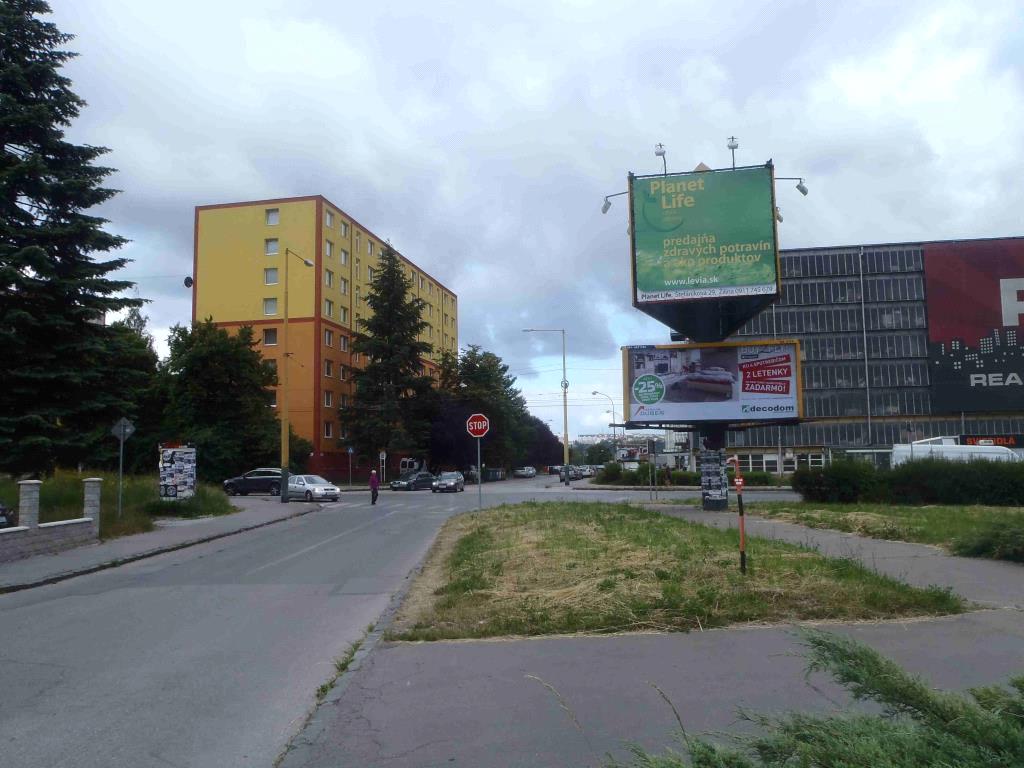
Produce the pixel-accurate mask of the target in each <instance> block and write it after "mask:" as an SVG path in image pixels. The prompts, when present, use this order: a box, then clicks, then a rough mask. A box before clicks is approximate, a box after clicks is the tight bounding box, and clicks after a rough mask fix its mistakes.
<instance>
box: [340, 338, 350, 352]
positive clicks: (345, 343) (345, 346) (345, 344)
mask: <svg viewBox="0 0 1024 768" xmlns="http://www.w3.org/2000/svg"><path fill="white" fill-rule="evenodd" d="M338 349H340V350H341V351H342V352H348V336H342V335H341V334H338Z"/></svg>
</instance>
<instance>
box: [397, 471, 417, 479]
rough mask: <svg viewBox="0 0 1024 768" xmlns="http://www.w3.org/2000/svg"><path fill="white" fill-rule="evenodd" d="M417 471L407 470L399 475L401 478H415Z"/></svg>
mask: <svg viewBox="0 0 1024 768" xmlns="http://www.w3.org/2000/svg"><path fill="white" fill-rule="evenodd" d="M416 474H417V473H416V472H406V473H405V474H404V475H402V476H401V477H399V478H398V479H399V480H414V479H415V478H416Z"/></svg>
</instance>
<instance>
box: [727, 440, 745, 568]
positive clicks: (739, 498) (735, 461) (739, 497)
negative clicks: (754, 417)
mask: <svg viewBox="0 0 1024 768" xmlns="http://www.w3.org/2000/svg"><path fill="white" fill-rule="evenodd" d="M727 463H728V464H732V465H733V466H734V467H736V478H735V480H734V481H733V482H735V483H736V509H737V511H738V512H739V517H740V519H739V529H740V573H746V572H747V536H746V525H745V521H746V517H745V516H744V514H743V473H742V472H740V460H739V458H738V457H736V456H730V457H729V460H728V462H727Z"/></svg>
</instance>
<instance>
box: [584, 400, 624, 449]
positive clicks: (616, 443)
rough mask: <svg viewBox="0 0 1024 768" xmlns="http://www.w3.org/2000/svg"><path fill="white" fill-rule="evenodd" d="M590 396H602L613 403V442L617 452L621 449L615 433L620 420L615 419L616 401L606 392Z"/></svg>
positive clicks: (617, 434)
mask: <svg viewBox="0 0 1024 768" xmlns="http://www.w3.org/2000/svg"><path fill="white" fill-rule="evenodd" d="M590 394H592V395H600V396H601V397H607V398H608V402H609V403H611V405H612V442H613V443H614V444H615V449H616V451H617V450H618V448H619V433H618V432H616V431H615V425H616V424H618V422H619V420H618V419H617V418H615V401H614V400H613V399H612V396H611V395H606V394H605V393H604V392H598V391H597V390H596V389H595V390H594V391H593V392H591V393H590ZM623 417H625V414H623ZM616 458H618V457H616Z"/></svg>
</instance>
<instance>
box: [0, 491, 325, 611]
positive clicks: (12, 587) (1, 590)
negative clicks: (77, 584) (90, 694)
mask: <svg viewBox="0 0 1024 768" xmlns="http://www.w3.org/2000/svg"><path fill="white" fill-rule="evenodd" d="M320 509H323V506H322V505H320V504H318V505H317V506H316V507H314V508H312V509H304V510H302V511H301V512H295V513H294V514H291V515H288V516H287V517H279V518H277V519H276V520H267V521H266V522H263V523H256V524H254V525H247V526H245V527H243V528H237V529H236V530H233V531H224V532H222V533H215V534H213V535H212V536H204V537H203V538H200V539H189V540H188V541H182V542H179V543H177V544H172V545H170V546H166V547H157V548H156V549H147V550H146V551H145V552H139V553H137V554H134V555H128V556H126V557H119V558H117V559H115V560H107V561H105V562H102V563H97V564H96V565H90V566H87V567H85V568H79V569H78V570H76V571H63V572H62V573H58V574H55V575H53V576H47V577H46V578H45V579H38V580H36V581H29V582H24V583H21V584H0V595H5V594H8V593H10V592H21V591H23V590H26V589H34V588H35V587H45V586H46V585H48V584H57V583H59V582H61V581H67V580H68V579H73V578H75V577H76V576H86V575H88V574H90V573H96V572H97V571H105V570H107V569H109V568H117V567H118V566H121V565H127V564H128V563H134V562H135V561H136V560H145V559H146V558H148V557H156V556H157V555H163V554H165V553H167V552H175V551H177V550H179V549H185V548H186V547H194V546H195V545H196V544H205V543H206V542H208V541H216V540H217V539H223V538H226V537H228V536H234V535H236V534H239V533H245V532H246V531H254V530H256V529H257V528H266V527H267V526H268V525H275V524H276V523H283V522H284V521H285V520H293V519H295V518H296V517H302V516H304V515H308V514H309V513H310V512H316V511H317V510H320Z"/></svg>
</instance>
